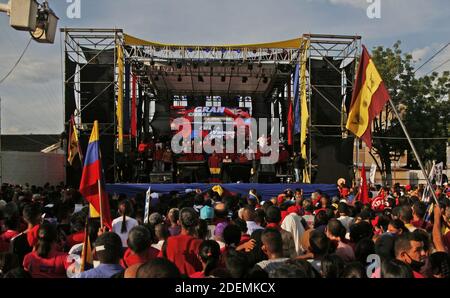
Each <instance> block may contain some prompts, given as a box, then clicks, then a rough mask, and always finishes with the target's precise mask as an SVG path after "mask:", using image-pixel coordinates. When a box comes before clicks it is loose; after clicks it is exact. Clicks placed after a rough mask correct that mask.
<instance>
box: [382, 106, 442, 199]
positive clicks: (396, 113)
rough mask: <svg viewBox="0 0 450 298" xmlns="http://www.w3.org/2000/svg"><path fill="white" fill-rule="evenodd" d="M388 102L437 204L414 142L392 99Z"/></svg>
mask: <svg viewBox="0 0 450 298" xmlns="http://www.w3.org/2000/svg"><path fill="white" fill-rule="evenodd" d="M389 104H390V105H391V107H392V110H393V111H394V114H395V117H397V119H398V122H399V123H400V126H401V127H402V129H403V132H404V133H405V136H406V138H407V139H408V142H409V145H410V146H411V149H412V151H413V153H414V156H415V157H416V159H417V162H418V163H419V166H420V169H421V171H422V174H423V175H424V176H425V179H426V180H427V185H428V187H429V188H430V189H431V194H432V196H433V198H434V201H435V202H436V205H439V202H438V199H437V197H436V194H435V193H434V191H433V188H432V187H431V181H430V178H429V177H428V175H427V172H426V171H425V168H424V166H423V164H422V160H421V159H420V157H419V154H418V153H417V150H416V147H415V146H414V144H413V142H412V140H411V137H410V136H409V133H408V131H407V130H406V126H405V124H403V121H402V119H401V118H400V115H399V114H398V112H397V109H396V107H395V105H394V103H393V102H392V99H390V98H389Z"/></svg>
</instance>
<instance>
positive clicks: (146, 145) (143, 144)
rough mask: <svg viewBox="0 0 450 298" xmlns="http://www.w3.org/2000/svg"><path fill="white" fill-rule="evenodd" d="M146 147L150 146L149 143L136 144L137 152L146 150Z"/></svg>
mask: <svg viewBox="0 0 450 298" xmlns="http://www.w3.org/2000/svg"><path fill="white" fill-rule="evenodd" d="M148 148H150V145H149V144H145V143H141V144H139V146H138V152H139V153H143V152H145V151H146V150H148Z"/></svg>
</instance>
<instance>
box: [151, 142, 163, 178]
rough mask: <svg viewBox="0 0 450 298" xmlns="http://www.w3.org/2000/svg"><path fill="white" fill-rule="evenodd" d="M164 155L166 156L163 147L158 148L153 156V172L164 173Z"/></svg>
mask: <svg viewBox="0 0 450 298" xmlns="http://www.w3.org/2000/svg"><path fill="white" fill-rule="evenodd" d="M163 154H164V150H163V149H162V147H158V148H157V149H156V150H155V153H154V155H153V160H154V162H153V165H154V168H153V170H154V171H160V172H161V171H163V169H164V163H163Z"/></svg>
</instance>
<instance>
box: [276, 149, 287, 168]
mask: <svg viewBox="0 0 450 298" xmlns="http://www.w3.org/2000/svg"><path fill="white" fill-rule="evenodd" d="M280 147H281V149H280V153H279V156H278V163H277V173H278V174H283V173H286V171H287V162H288V160H289V152H288V151H287V150H286V148H285V147H284V146H280Z"/></svg>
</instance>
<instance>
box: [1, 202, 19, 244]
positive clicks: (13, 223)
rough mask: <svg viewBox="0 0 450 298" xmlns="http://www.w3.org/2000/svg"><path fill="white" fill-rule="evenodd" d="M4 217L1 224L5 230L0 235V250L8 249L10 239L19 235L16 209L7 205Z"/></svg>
mask: <svg viewBox="0 0 450 298" xmlns="http://www.w3.org/2000/svg"><path fill="white" fill-rule="evenodd" d="M10 207H12V206H10ZM10 209H11V210H10ZM4 217H5V218H4V220H3V225H4V227H5V231H4V232H3V233H2V234H1V235H0V252H7V251H9V246H10V243H11V239H12V238H14V237H16V236H17V235H19V231H18V229H19V215H18V213H17V211H13V210H12V208H8V205H7V207H5V209H4Z"/></svg>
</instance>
